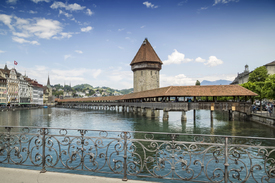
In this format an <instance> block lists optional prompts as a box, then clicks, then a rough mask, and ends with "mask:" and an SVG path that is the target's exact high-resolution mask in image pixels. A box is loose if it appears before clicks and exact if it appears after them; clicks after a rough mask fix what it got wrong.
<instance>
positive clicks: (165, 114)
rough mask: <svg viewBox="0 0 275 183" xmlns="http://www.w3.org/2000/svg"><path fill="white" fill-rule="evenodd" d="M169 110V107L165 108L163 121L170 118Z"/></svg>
mask: <svg viewBox="0 0 275 183" xmlns="http://www.w3.org/2000/svg"><path fill="white" fill-rule="evenodd" d="M168 112H169V110H167V109H163V117H162V120H163V121H168V119H169V113H168Z"/></svg>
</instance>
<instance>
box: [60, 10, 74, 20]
mask: <svg viewBox="0 0 275 183" xmlns="http://www.w3.org/2000/svg"><path fill="white" fill-rule="evenodd" d="M59 15H65V16H66V17H67V18H70V17H72V16H73V15H72V14H69V13H66V12H64V11H62V10H59Z"/></svg>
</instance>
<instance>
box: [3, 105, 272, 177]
mask: <svg viewBox="0 0 275 183" xmlns="http://www.w3.org/2000/svg"><path fill="white" fill-rule="evenodd" d="M186 115H187V121H186V122H184V123H182V122H181V112H169V120H168V121H167V122H163V121H162V111H160V112H159V117H158V118H154V119H152V118H148V117H144V116H140V115H136V114H133V113H126V112H118V111H108V110H91V109H89V110H87V109H64V108H42V109H32V110H18V111H4V112H0V126H29V127H31V126H35V127H52V128H73V129H91V130H117V131H146V132H171V133H186V134H211V135H231V136H253V137H268V138H275V129H274V128H271V127H268V126H265V125H262V124H259V123H255V122H252V121H238V120H235V121H228V116H227V115H226V113H222V112H218V111H215V112H214V113H213V120H212V121H211V118H210V111H208V110H197V111H196V117H195V119H193V111H188V112H187V113H186ZM78 136H79V134H78ZM134 138H135V137H134ZM54 147H55V148H56V149H58V148H57V146H56V143H55V146H54ZM114 148H115V147H112V150H113V151H114ZM254 153H255V154H257V152H256V151H255V152H254ZM210 155H211V153H210ZM210 157H211V156H210ZM0 158H1V157H0ZM221 163H222V164H221V165H222V166H223V162H221ZM231 164H234V162H233V163H231ZM0 166H7V167H14V168H30V169H37V170H41V166H40V167H34V166H30V167H26V166H18V165H6V164H2V165H0ZM49 169H50V168H48V170H49ZM209 169H210V168H209ZM50 171H61V172H69V173H80V174H89V175H90V174H93V173H92V172H87V171H86V172H83V171H76V170H66V169H65V170H57V169H50ZM262 173H263V172H262ZM262 173H261V174H258V175H257V176H258V179H260V178H261V176H262ZM93 175H97V176H111V177H117V178H122V175H120V174H118V175H114V176H113V175H109V174H96V173H95V174H93ZM131 179H139V180H147V181H163V182H174V181H171V180H170V181H168V180H160V179H147V178H139V177H131ZM202 180H204V179H202ZM272 181H274V180H272ZM272 181H271V182H272Z"/></svg>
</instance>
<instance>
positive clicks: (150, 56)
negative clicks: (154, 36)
mask: <svg viewBox="0 0 275 183" xmlns="http://www.w3.org/2000/svg"><path fill="white" fill-rule="evenodd" d="M141 62H158V63H160V64H162V61H161V60H160V58H159V57H158V55H157V53H156V52H155V50H154V48H153V47H152V46H151V44H150V43H149V41H148V40H147V38H145V40H144V41H143V43H142V45H141V46H140V48H139V50H138V52H137V54H136V56H135V57H134V59H133V60H132V62H131V64H130V65H133V64H136V63H141Z"/></svg>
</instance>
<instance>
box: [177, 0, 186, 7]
mask: <svg viewBox="0 0 275 183" xmlns="http://www.w3.org/2000/svg"><path fill="white" fill-rule="evenodd" d="M184 3H187V0H184V1H181V2H179V3H178V6H182V5H183V4H184Z"/></svg>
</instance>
